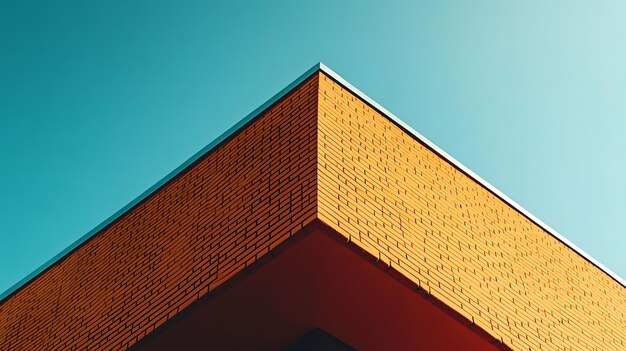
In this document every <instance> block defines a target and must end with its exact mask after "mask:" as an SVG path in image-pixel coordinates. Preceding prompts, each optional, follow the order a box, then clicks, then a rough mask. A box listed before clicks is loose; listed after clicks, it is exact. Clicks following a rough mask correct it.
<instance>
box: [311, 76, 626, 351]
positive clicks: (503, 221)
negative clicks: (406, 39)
mask: <svg viewBox="0 0 626 351" xmlns="http://www.w3.org/2000/svg"><path fill="white" fill-rule="evenodd" d="M318 119H319V132H318V143H319V146H318V147H319V150H318V152H319V159H318V162H319V165H318V167H319V170H318V177H319V178H318V192H319V193H318V211H319V212H318V217H319V219H320V220H322V221H323V222H324V223H326V224H327V225H330V226H331V227H333V228H334V229H335V230H337V231H338V232H340V233H342V234H343V235H345V236H346V237H347V238H349V240H351V241H353V242H354V243H356V244H357V245H359V246H361V247H362V248H364V249H365V250H367V251H368V252H369V253H371V254H372V255H374V256H375V257H379V258H380V259H381V260H383V261H384V262H386V263H388V264H389V265H391V266H392V267H394V268H395V269H397V270H398V271H400V272H401V273H402V274H403V275H405V276H406V277H409V278H410V279H412V280H413V281H414V282H416V283H417V284H419V285H420V286H421V287H422V288H424V289H426V290H428V291H430V292H431V293H432V294H433V295H434V296H436V297H437V298H439V299H440V300H442V301H443V302H445V303H446V304H448V305H449V306H451V307H452V308H454V309H455V310H457V311H459V312H460V313H461V314H463V315H464V316H465V317H467V318H468V319H470V320H474V321H475V323H477V324H478V325H479V326H480V327H482V328H484V329H485V330H487V331H489V332H490V333H491V334H492V335H493V336H495V337H496V338H498V339H501V340H502V341H504V343H506V344H507V345H508V346H510V347H512V348H513V349H515V350H603V351H604V350H620V351H623V350H626V289H624V288H623V287H622V286H621V285H619V284H618V283H617V282H616V281H614V280H612V279H611V278H610V277H609V276H608V275H607V274H605V273H604V272H602V271H601V270H599V269H598V268H597V267H595V266H593V265H592V264H591V263H589V262H588V261H586V260H585V259H583V258H582V257H581V256H579V255H578V254H577V253H575V252H574V251H573V250H572V249H570V248H569V247H567V246H565V245H564V244H563V243H561V242H559V241H558V240H557V239H555V238H554V237H553V236H551V235H549V234H548V233H547V232H545V231H544V230H543V229H542V228H541V227H539V226H537V225H536V224H534V223H533V222H531V221H530V220H528V219H527V218H526V217H524V216H523V215H521V214H520V213H519V212H517V211H516V210H515V209H513V208H512V207H510V206H509V205H508V204H506V203H505V202H504V201H502V200H501V199H499V198H497V197H496V196H495V195H493V194H492V193H491V192H490V191H488V190H486V189H485V188H484V187H482V186H481V185H480V184H478V183H477V182H476V181H474V180H473V179H471V178H469V177H468V176H466V175H465V174H464V173H462V172H461V171H459V170H458V169H457V168H455V167H454V166H452V165H451V164H450V163H448V162H447V161H445V160H444V159H442V158H441V157H440V156H438V155H437V154H435V153H434V152H432V151H431V150H430V149H428V148H427V147H425V146H424V145H422V144H421V143H420V142H418V141H417V140H415V139H414V137H412V136H411V135H409V134H408V133H406V132H404V131H403V130H401V129H400V128H399V127H398V126H397V125H395V124H394V123H393V122H392V121H391V120H389V119H388V118H386V117H385V116H383V115H381V114H380V113H379V112H378V111H376V110H374V109H373V108H371V107H370V106H369V105H367V104H366V103H364V102H363V101H362V100H361V99H359V98H358V97H356V96H354V95H353V94H352V93H351V92H350V91H348V90H346V89H344V88H343V87H342V86H340V85H339V84H337V83H336V82H334V81H333V80H332V79H331V78H329V77H327V76H325V75H324V76H323V77H322V78H321V79H320V97H319V115H318ZM381 303H383V302H381Z"/></svg>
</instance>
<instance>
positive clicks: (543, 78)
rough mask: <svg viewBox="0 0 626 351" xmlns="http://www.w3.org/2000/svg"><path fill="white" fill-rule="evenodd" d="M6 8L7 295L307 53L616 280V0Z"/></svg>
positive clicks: (619, 123) (620, 198)
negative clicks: (573, 245)
mask: <svg viewBox="0 0 626 351" xmlns="http://www.w3.org/2000/svg"><path fill="white" fill-rule="evenodd" d="M380 3H381V2H378V1H371V2H361V1H359V2H356V1H355V2H350V1H315V2H301V3H299V4H296V3H295V2H291V1H284V2H265V3H261V2H260V1H259V2H256V1H249V2H245V3H243V2H235V1H224V2H209V1H157V0H150V1H147V0H146V1H66V0H58V1H27V0H2V1H0V161H1V162H0V167H1V168H0V170H1V171H0V291H4V290H6V289H8V288H9V287H10V286H11V285H13V284H14V283H16V282H17V281H19V280H20V279H21V278H23V277H24V276H26V275H28V274H29V273H30V272H31V271H33V270H35V269H36V268H37V267H39V266H40V265H41V264H43V263H45V262H46V261H47V260H48V259H50V258H52V257H53V256H54V255H55V254H57V253H58V252H60V251H62V250H63V249H64V248H65V247H67V246H68V245H70V244H71V243H72V242H74V241H75V240H77V239H78V238H79V237H81V236H82V235H83V234H85V233H87V232H88V231H89V230H91V229H92V228H93V227H95V226H96V225H98V224H99V223H100V222H102V221H103V220H105V219H106V218H107V217H109V216H110V215H112V214H113V213H115V212H116V211H117V210H119V209H120V208H122V207H123V206H124V205H126V204H127V203H128V202H130V201H131V200H132V199H133V198H135V197H136V196H138V195H139V194H141V193H142V192H143V191H144V190H146V189H147V188H149V187H150V186H151V185H153V184H154V183H156V182H157V181H158V180H159V179H161V178H162V177H164V176H165V175H166V174H167V173H169V172H170V171H172V170H173V169H174V168H176V167H177V166H178V165H179V164H181V163H182V162H184V161H185V160H186V159H187V158H189V157H190V156H191V155H192V154H194V153H195V152H196V151H198V150H199V149H201V148H202V147H203V146H205V145H206V144H208V143H209V142H211V141H212V140H213V139H215V138H216V137H217V136H219V135H220V134H221V133H222V132H224V131H225V130H226V129H228V128H229V127H230V126H232V125H233V124H235V123H236V122H237V121H238V120H240V119H241V118H243V117H244V116H246V115H247V114H248V113H249V112H251V111H252V110H254V109H255V108H256V107H258V106H259V105H261V104H262V103H263V102H264V101H265V100H267V99H268V98H270V97H271V96H272V95H274V94H275V93H276V92H278V91H279V90H280V89H281V88H283V87H284V86H286V85H287V84H288V83H290V82H291V81H292V80H293V79H295V78H296V77H298V76H299V75H300V74H302V73H303V72H304V71H305V70H307V69H308V68H309V67H311V66H312V65H313V64H315V63H316V62H318V61H322V62H324V63H326V64H327V65H328V66H330V67H331V68H332V69H334V70H335V71H337V72H338V73H339V74H341V75H342V76H343V77H344V78H346V79H347V80H348V81H350V82H351V83H352V84H354V85H355V86H356V87H358V88H359V89H361V90H362V91H363V92H365V93H366V94H368V95H369V96H370V97H372V98H373V99H374V100H376V101H377V102H379V103H380V104H381V105H383V106H385V107H386V108H387V109H389V110H390V111H391V112H393V113H394V114H396V115H397V116H398V117H400V118H401V119H402V120H404V121H405V122H406V123H408V124H409V125H411V126H412V127H413V128H415V129H416V130H417V131H419V132H420V133H422V134H423V135H425V136H426V137H427V138H429V139H430V140H432V141H433V142H435V143H436V144H437V145H439V146H440V147H441V148H442V149H444V150H446V151H447V152H448V153H449V154H451V155H452V156H453V157H455V158H456V159H458V160H459V161H461V162H462V163H464V164H465V165H466V166H468V167H469V168H470V169H472V170H473V171H474V172H476V173H478V174H479V175H480V176H482V177H483V178H484V179H486V180H487V181H489V182H490V183H491V184H493V185H494V186H496V187H497V188H499V189H500V190H502V191H503V192H504V193H505V194H507V195H509V196H510V197H511V198H512V199H513V200H515V201H517V202H518V203H520V204H521V205H522V206H524V207H525V208H526V209H528V210H529V211H530V212H532V213H533V214H535V215H536V216H537V217H539V218H540V219H541V220H543V221H544V222H546V223H547V224H548V225H550V226H552V227H553V228H555V229H556V230H557V231H559V232H560V233H561V234H563V235H564V236H565V237H567V238H568V239H570V240H571V241H572V242H574V243H575V244H577V245H578V246H580V247H581V248H582V249H583V250H585V251H587V252H588V253H589V254H591V255H592V256H593V257H595V258H596V259H597V260H599V261H600V262H602V263H603V264H605V265H606V266H607V267H609V268H610V269H612V270H613V271H614V272H616V273H617V274H618V275H620V276H622V277H626V255H625V253H626V137H625V136H624V134H626V133H625V132H626V20H625V18H626V2H624V1H615V2H611V1H593V2H589V1H472V2H467V1H431V2H418V1H406V2H391V1H389V2H384V3H385V6H381V5H380Z"/></svg>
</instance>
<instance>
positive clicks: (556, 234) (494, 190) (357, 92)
mask: <svg viewBox="0 0 626 351" xmlns="http://www.w3.org/2000/svg"><path fill="white" fill-rule="evenodd" d="M319 66H320V70H321V71H322V72H324V73H326V74H327V75H328V76H330V77H331V78H332V79H334V80H335V81H337V82H338V83H339V84H341V85H343V86H344V87H345V88H346V89H348V90H350V91H351V92H352V93H353V94H355V95H356V96H358V97H359V98H361V99H363V100H364V101H365V102H366V103H367V104H369V105H370V106H372V107H373V108H374V109H376V110H378V111H379V112H380V113H382V114H383V115H384V116H386V117H387V118H389V119H390V120H391V121H392V122H394V123H395V124H396V125H398V126H399V127H400V128H402V129H403V130H405V131H406V132H408V133H409V134H411V135H412V136H413V137H415V138H416V139H417V140H418V141H420V142H422V143H423V144H425V145H426V146H427V147H428V148H430V149H431V150H433V151H434V152H435V153H436V154H438V155H439V156H441V157H443V158H444V159H445V160H446V161H448V162H449V163H451V164H452V165H453V166H455V167H456V168H458V169H459V170H460V171H462V172H463V173H465V174H466V175H468V176H469V177H470V178H472V179H474V180H475V181H476V182H478V183H479V184H480V185H482V186H483V187H484V188H486V189H487V190H489V191H490V192H491V193H493V194H494V195H496V196H497V197H498V198H500V199H501V200H502V201H504V202H506V203H507V204H509V205H510V206H511V207H513V208H514V209H515V210H517V211H518V212H519V213H521V214H522V215H523V216H525V217H526V218H528V219H529V220H530V221H531V222H533V223H535V224H536V225H538V226H539V227H541V228H542V229H543V230H545V231H546V232H547V233H548V234H550V235H552V236H553V237H555V238H556V239H557V240H559V241H560V242H562V243H563V244H565V245H566V246H567V247H569V248H570V249H572V250H574V251H575V252H576V253H578V254H579V255H580V256H582V257H583V258H584V259H586V260H587V261H589V262H590V263H591V264H593V265H594V266H596V267H598V268H599V269H600V270H602V271H603V272H604V273H606V274H607V275H608V276H609V277H611V278H613V280H615V281H616V282H618V283H619V284H621V285H622V286H623V287H626V280H624V279H623V278H622V277H620V276H619V275H617V273H615V272H613V271H611V270H610V269H609V268H607V267H606V266H604V265H603V264H602V263H600V262H599V261H598V260H596V259H595V258H593V257H592V256H591V255H589V254H588V253H586V252H585V251H584V250H583V249H581V248H579V247H578V246H576V244H574V243H572V242H571V241H569V240H568V239H567V238H566V237H564V236H563V235H561V234H559V232H557V231H556V230H554V229H553V228H551V227H550V226H549V225H547V224H546V223H544V222H543V221H542V220H540V219H539V218H537V217H535V216H534V215H533V214H532V213H530V212H529V211H528V210H526V209H525V208H524V207H522V206H521V205H520V204H518V203H517V202H515V201H513V199H511V198H510V197H508V196H507V195H505V194H504V193H503V192H501V191H500V190H498V189H497V188H496V187H495V186H493V185H491V184H490V183H489V182H487V181H486V180H484V179H483V178H482V177H480V176H479V175H478V174H476V173H474V172H473V171H472V170H471V169H469V168H467V167H466V166H465V165H464V164H462V163H461V162H459V161H458V160H456V159H455V158H454V157H452V156H450V155H449V154H448V153H447V152H445V151H443V150H442V149H441V148H439V147H438V146H437V145H435V143H433V142H432V141H430V140H428V139H427V138H426V137H424V136H423V135H422V134H420V133H419V132H417V131H416V130H415V129H413V128H412V127H411V126H409V125H408V124H406V123H404V122H403V121H402V120H401V119H400V118H398V117H397V116H396V115H394V114H393V113H391V112H389V110H387V109H386V108H384V107H382V106H381V105H380V104H378V103H377V102H376V101H374V100H373V99H372V98H370V97H369V96H367V95H366V94H365V93H363V92H362V91H360V90H359V89H357V88H356V87H355V86H353V85H352V84H350V83H349V82H348V81H346V80H345V79H343V77H341V76H340V75H339V74H337V73H336V72H335V71H333V70H332V69H330V68H329V67H328V66H326V65H325V64H323V63H321V62H320V63H319Z"/></svg>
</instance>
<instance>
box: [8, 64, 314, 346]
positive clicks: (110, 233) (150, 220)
mask: <svg viewBox="0 0 626 351" xmlns="http://www.w3.org/2000/svg"><path fill="white" fill-rule="evenodd" d="M317 88H318V74H314V76H313V77H311V78H309V79H308V80H307V81H306V82H305V83H303V84H302V85H301V86H300V87H299V88H297V89H296V90H295V91H292V92H291V93H289V94H288V95H287V96H286V98H284V99H283V100H281V101H279V102H278V103H277V104H275V105H274V106H273V107H271V108H270V109H269V110H268V111H266V112H264V113H263V114H262V115H261V116H260V118H258V119H257V120H256V121H255V122H253V123H252V124H251V125H249V126H247V127H246V128H245V129H244V130H243V131H242V132H240V133H238V134H236V135H235V136H234V137H233V138H232V139H230V140H228V141H226V142H225V143H223V144H222V145H220V146H219V147H218V148H217V149H215V150H213V151H212V152H210V153H209V155H208V156H207V157H205V158H203V159H201V160H200V161H199V162H198V163H197V164H195V165H194V166H192V167H191V169H189V170H187V171H186V172H184V173H183V174H182V175H181V176H179V177H178V178H176V179H174V180H173V181H171V182H170V183H168V184H166V185H165V186H164V187H163V188H161V189H160V190H158V191H157V192H156V193H155V194H153V196H151V197H149V198H148V199H147V200H146V201H144V202H143V203H141V204H139V205H138V206H137V207H135V208H134V209H132V210H131V211H130V212H129V213H127V214H126V215H124V216H123V217H121V219H119V220H118V221H116V222H114V223H113V224H112V225H111V226H109V227H108V228H106V229H105V230H103V231H102V232H100V233H99V234H97V235H96V236H95V237H93V238H92V239H91V240H90V241H88V242H87V243H86V244H84V245H83V246H81V247H80V248H78V249H77V250H76V251H74V252H73V253H71V254H70V255H69V256H68V257H66V258H65V259H64V260H63V261H61V262H60V263H57V264H55V265H53V266H52V267H51V268H50V269H49V270H47V271H46V272H44V273H43V274H42V275H41V276H39V277H38V278H37V279H36V280H34V281H32V282H31V283H29V284H27V285H26V286H25V287H24V288H22V289H21V290H19V291H18V292H17V293H16V294H14V295H13V296H11V297H9V298H8V299H7V300H6V301H5V302H3V303H2V304H1V305H0V350H46V349H62V350H84V349H124V348H127V347H128V346H130V345H132V344H133V343H135V342H136V341H137V340H138V339H140V338H142V337H143V336H145V335H146V333H149V332H150V331H152V330H154V329H155V328H156V327H158V326H159V325H161V324H163V323H164V322H165V321H167V320H168V319H170V318H171V317H173V316H174V315H176V314H177V313H178V311H180V310H182V309H183V308H185V307H186V306H188V305H189V304H190V303H192V302H193V301H194V300H196V299H198V298H199V297H201V296H203V295H205V294H206V293H207V292H209V291H211V290H212V289H214V288H215V287H216V286H218V285H220V283H222V282H223V281H224V280H226V279H228V278H229V277H230V276H232V275H233V274H234V273H236V272H238V271H239V270H241V269H242V268H244V267H245V266H246V265H247V264H249V263H251V262H254V261H255V260H256V259H257V258H259V257H260V256H261V255H263V254H265V253H267V252H268V250H270V249H272V248H273V247H274V246H276V245H277V244H279V243H280V242H282V241H283V240H285V239H286V238H288V237H289V236H290V235H291V234H292V233H294V232H296V231H298V230H299V229H300V228H301V227H302V226H303V225H305V224H307V223H309V222H310V221H311V220H313V219H314V217H315V213H316V201H315V200H316V199H315V197H316V157H317V154H316V146H317V145H316V137H317V136H316V133H317V128H316V124H317V116H316V112H317V97H318V93H317V91H318V89H317ZM207 118H219V116H207Z"/></svg>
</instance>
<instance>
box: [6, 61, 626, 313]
mask: <svg viewBox="0 0 626 351" xmlns="http://www.w3.org/2000/svg"><path fill="white" fill-rule="evenodd" d="M316 72H323V73H325V74H326V75H328V76H329V77H330V78H332V79H333V80H335V81H336V82H337V83H339V84H340V85H342V86H344V87H345V88H346V89H348V90H349V91H350V92H352V93H353V94H354V95H356V96H358V97H359V98H361V99H362V100H363V101H365V102H366V103H367V104H368V105H370V106H371V107H373V108H374V109H376V110H378V111H379V112H380V113H381V114H383V115H384V116H385V117H387V118H389V119H390V120H391V121H392V122H394V123H395V124H396V125H398V126H399V127H400V128H402V129H403V130H404V131H406V132H407V133H409V134H411V135H412V136H413V137H414V138H415V139H417V140H418V141H420V142H421V143H423V144H424V145H426V146H427V147H428V148H430V149H431V150H432V151H434V152H435V153H436V154H438V155H439V156H441V157H443V158H444V159H445V160H446V161H448V162H449V163H450V164H452V165H453V166H454V167H456V168H458V169H459V170H460V171H462V172H463V173H465V174H466V175H467V176H469V177H470V178H472V179H474V180H475V181H476V182H478V183H479V184H480V185H482V186H483V187H484V188H486V189H487V190H489V191H490V192H492V193H493V194H494V195H496V196H497V197H498V198H500V199H501V200H503V201H504V202H506V203H507V204H509V205H510V206H511V207H513V208H514V209H515V210H517V211H518V212H520V213H521V214H522V215H524V216H525V217H526V218H528V219H529V220H531V221H532V222H533V223H535V224H537V225H538V226H540V227H541V228H543V229H544V230H545V231H546V232H548V233H549V234H550V235H552V236H554V237H555V238H556V239H557V240H559V241H560V242H562V243H563V244H565V245H566V246H568V247H569V248H571V249H572V250H574V251H575V252H576V253H578V254H579V255H580V256H582V257H583V258H584V259H586V260H587V261H589V262H591V263H592V264H593V265H595V266H596V267H598V268H599V269H600V270H602V271H603V272H605V273H606V274H607V275H609V276H610V277H611V278H613V279H614V280H615V281H617V282H618V283H619V284H621V285H622V286H623V287H626V280H624V279H623V278H621V277H620V276H618V275H617V274H616V273H614V272H613V271H611V270H610V269H608V268H607V267H605V266H604V265H603V264H602V263H600V262H598V261H597V260H596V259H594V258H593V257H592V256H591V255H589V254H588V253H586V252H585V251H583V250H582V249H581V248H579V247H578V246H576V245H575V244H574V243H572V242H571V241H569V240H568V239H567V238H565V237H564V236H562V235H561V234H559V233H558V232H557V231H556V230H554V229H552V228H550V226H548V225H547V224H545V223H544V222H542V221H541V220H540V219H538V218H537V217H535V216H534V215H533V214H531V213H530V212H528V211H527V210H526V209H525V208H523V207H522V206H521V205H519V204H518V203H517V202H515V201H513V200H512V199H511V198H509V197H508V196H506V195H505V194H504V193H502V192H501V191H500V190H498V189H497V188H496V187H494V186H493V185H491V184H489V182H487V181H486V180H484V179H483V178H481V177H480V176H478V175H477V174H476V173H474V172H472V171H471V170H470V169H469V168H467V167H466V166H465V165H463V164H462V163H461V162H459V161H457V160H456V159H455V158H454V157H452V156H450V155H449V154H448V153H446V152H445V151H443V150H442V149H440V148H439V147H438V146H437V145H435V144H434V143H433V142H431V141H430V140H428V139H427V138H426V137H424V136H423V135H421V134H420V133H418V132H417V131H416V130H415V129H413V128H411V126H409V125H408V124H406V123H404V122H403V121H402V120H401V119H399V118H398V117H396V115H394V114H393V113H391V112H389V111H388V110H387V109H386V108H384V107H382V106H381V105H379V104H378V103H377V102H376V101H374V100H373V99H372V98H370V97H369V96H367V95H366V94H365V93H363V92H362V91H360V90H359V89H357V88H356V87H354V86H353V85H352V84H350V83H348V81H346V80H345V79H343V77H341V76H340V75H339V74H337V73H336V72H335V71H333V70H332V69H330V68H329V67H328V66H326V65H325V64H323V63H321V62H319V63H317V64H315V65H314V66H313V67H311V68H310V69H308V70H307V71H306V72H305V73H304V74H302V75H300V76H299V77H298V78H296V79H295V80H294V81H293V82H291V83H290V84H289V85H287V86H286V87H285V88H283V89H282V90H281V91H279V92H278V93H277V94H276V95H274V96H273V97H272V98H270V99H269V100H267V101H266V102H265V103H263V104H262V105H261V106H259V107H257V108H256V109H255V110H254V111H252V112H251V113H250V114H248V115H247V116H246V117H244V118H243V119H242V120H240V121H239V122H237V123H236V124H235V125H233V126H232V127H231V128H230V129H228V130H227V131H226V132H224V133H222V134H221V135H220V136H219V137H217V138H216V139H215V140H213V141H212V142H211V143H209V144H208V145H207V146H205V147H203V148H202V149H201V150H200V151H198V152H196V153H195V154H194V155H193V156H191V158H189V159H188V160H187V161H185V162H183V163H182V164H181V165H180V166H178V167H176V169H174V170H173V171H172V172H170V173H169V174H168V175H166V176H165V177H164V178H163V179H161V180H159V181H158V182H157V183H156V184H154V185H153V186H151V187H150V188H149V189H148V190H146V191H144V192H143V193H142V194H141V195H139V196H138V197H136V198H135V199H134V200H132V201H131V202H129V203H128V204H127V205H126V206H124V207H122V208H121V209H120V210H119V211H117V212H115V213H114V214H113V215H112V216H110V217H109V218H107V219H106V220H104V221H103V222H102V223H100V224H99V225H97V226H96V227H95V228H93V229H92V230H90V231H89V232H88V233H87V234H85V235H83V236H82V237H81V238H79V239H78V240H76V241H75V242H74V243H72V244H71V245H70V246H68V247H67V248H65V249H64V250H63V251H61V252H59V253H58V254H57V255H55V256H54V257H52V258H51V259H50V260H48V261H47V262H46V263H44V264H43V265H41V266H40V267H39V268H37V269H36V270H34V271H33V272H32V273H30V274H29V275H27V276H26V277H24V278H23V279H21V280H20V281H18V282H17V283H15V284H14V285H13V286H11V287H10V288H9V289H7V290H6V291H4V292H3V293H2V294H0V304H2V303H4V301H5V300H7V299H8V298H9V297H11V296H12V295H13V294H15V293H16V292H17V291H19V290H20V289H21V288H23V287H25V286H26V285H27V284H28V283H30V282H31V281H32V280H34V279H35V278H36V277H38V276H39V275H41V274H42V273H44V272H45V271H46V270H48V269H49V268H50V267H52V266H53V265H54V264H56V263H58V262H61V261H62V260H63V259H64V258H66V257H67V256H68V255H69V254H70V253H72V252H73V251H74V250H76V249H77V248H79V247H80V246H82V245H83V244H85V243H86V242H87V241H89V240H90V239H91V238H93V237H94V236H95V235H96V234H98V233H99V232H100V231H102V230H103V229H105V228H107V227H108V226H110V225H111V224H113V223H114V222H115V221H117V220H118V219H120V218H121V217H122V216H123V215H124V214H126V213H127V212H128V211H130V210H131V209H133V208H134V207H136V206H137V205H139V204H140V203H142V202H143V201H145V200H146V199H148V198H149V197H150V196H151V195H153V194H154V193H156V191H157V190H159V189H160V188H161V187H163V186H164V185H165V184H167V183H169V182H170V181H171V180H173V179H174V178H176V177H177V176H178V175H180V174H182V173H183V172H184V171H185V170H186V169H188V168H189V167H190V166H191V165H193V164H195V163H196V162H197V161H198V160H200V159H201V158H202V157H204V156H205V155H207V154H208V153H209V152H211V151H213V150H214V149H216V148H217V147H218V146H219V145H221V144H222V143H223V142H225V141H226V140H228V139H229V138H230V137H232V136H234V135H235V134H236V133H237V132H238V131H240V130H241V129H242V127H244V126H245V125H247V124H249V123H250V122H252V121H253V120H255V119H256V118H257V117H259V116H260V115H261V113H263V112H264V111H265V110H267V109H268V108H269V107H270V106H272V105H274V104H275V103H276V102H278V101H279V100H281V99H282V98H283V97H285V96H286V95H287V94H288V93H289V92H291V91H292V90H293V89H294V88H296V87H297V86H299V85H300V84H302V83H303V82H304V81H305V80H307V79H308V78H309V77H310V76H312V75H313V74H314V73H316Z"/></svg>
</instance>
